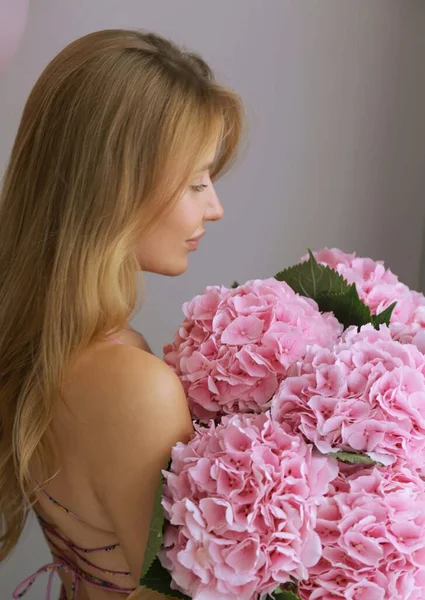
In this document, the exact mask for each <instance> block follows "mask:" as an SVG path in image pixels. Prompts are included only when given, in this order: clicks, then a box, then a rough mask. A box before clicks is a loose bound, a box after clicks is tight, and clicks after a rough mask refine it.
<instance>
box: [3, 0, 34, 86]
mask: <svg viewBox="0 0 425 600" xmlns="http://www.w3.org/2000/svg"><path fill="white" fill-rule="evenodd" d="M28 4H29V0H0V75H1V74H2V73H3V72H4V71H5V70H6V68H7V67H8V65H9V63H10V61H11V60H12V58H13V56H14V54H15V52H16V51H17V49H18V47H19V44H20V42H21V39H22V35H23V33H24V30H25V26H26V24H27V18H28Z"/></svg>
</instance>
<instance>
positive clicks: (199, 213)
mask: <svg viewBox="0 0 425 600" xmlns="http://www.w3.org/2000/svg"><path fill="white" fill-rule="evenodd" d="M173 213H174V214H173V215H170V217H171V216H172V219H171V222H170V225H171V226H172V228H173V230H174V231H175V232H176V233H177V231H180V232H181V233H182V234H184V235H187V236H188V237H191V236H192V235H193V234H194V233H195V232H196V231H197V230H199V229H200V227H201V226H202V221H203V215H204V209H203V204H202V199H201V198H197V197H196V195H191V194H186V195H185V196H183V198H182V199H181V201H180V202H179V204H178V205H177V206H176V208H175V211H173ZM185 239H187V238H185Z"/></svg>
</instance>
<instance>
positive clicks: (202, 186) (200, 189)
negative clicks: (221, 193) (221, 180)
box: [192, 183, 208, 193]
mask: <svg viewBox="0 0 425 600" xmlns="http://www.w3.org/2000/svg"><path fill="white" fill-rule="evenodd" d="M207 187H208V185H207V184H205V183H201V184H200V185H192V190H193V191H194V192H197V193H200V192H203V191H204V189H205V188H207Z"/></svg>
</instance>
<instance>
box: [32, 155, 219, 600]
mask: <svg viewBox="0 0 425 600" xmlns="http://www.w3.org/2000/svg"><path fill="white" fill-rule="evenodd" d="M213 156H214V155H210V156H208V157H205V160H204V161H203V164H204V165H205V164H206V163H208V162H210V161H211V160H212V159H213ZM199 186H204V187H202V188H201V187H199ZM222 215H223V208H222V206H221V204H220V201H219V199H218V197H217V194H216V192H215V190H214V187H213V185H212V182H211V179H210V175H209V171H208V169H203V170H198V172H194V174H193V179H192V183H191V184H190V186H189V187H188V189H187V190H186V192H185V193H184V194H183V195H182V197H181V199H180V200H179V201H178V202H177V204H176V205H175V206H174V207H173V210H172V211H171V212H170V213H169V214H168V215H167V216H166V217H164V219H163V220H162V221H161V222H160V223H159V225H158V227H157V228H156V229H155V231H154V232H152V234H150V235H149V236H146V237H144V238H143V239H141V240H140V242H139V246H138V248H137V252H138V258H139V262H140V266H141V268H142V269H143V270H145V271H150V272H153V273H158V274H163V275H167V276H176V275H179V274H181V273H183V272H184V271H185V270H186V268H187V266H188V258H189V254H190V252H191V251H192V250H193V248H191V247H190V244H188V243H187V240H189V239H191V238H193V237H195V236H198V235H199V234H201V233H203V232H204V231H205V226H206V223H207V222H208V221H217V220H219V219H220V218H221V217H222ZM116 337H118V338H119V339H120V340H121V341H122V342H124V345H118V344H115V343H113V342H111V341H109V340H107V339H106V340H105V341H102V342H99V343H97V344H95V345H93V346H92V347H91V348H90V349H88V350H87V351H85V352H84V353H83V354H82V355H81V356H80V357H79V358H78V359H77V361H76V362H75V363H73V365H72V370H71V371H69V372H68V373H67V374H66V375H67V377H66V381H67V383H66V385H65V386H64V390H63V397H64V400H65V401H64V402H63V403H60V404H59V405H58V409H57V411H56V414H55V417H54V421H53V426H52V427H53V435H54V440H55V447H56V448H57V450H58V458H59V461H58V464H59V465H60V470H59V471H58V473H57V475H56V476H55V477H54V478H53V479H52V480H51V481H50V482H49V484H48V485H47V487H46V490H47V492H48V493H49V494H50V495H51V496H53V497H54V498H56V499H57V500H58V501H59V502H60V503H61V504H63V505H65V506H67V507H68V508H69V509H70V510H71V511H73V512H74V513H76V514H78V515H80V516H81V517H82V518H83V519H84V521H85V522H84V523H82V522H79V521H76V520H75V519H73V518H72V517H70V515H68V514H67V513H64V512H63V511H60V510H58V509H57V507H55V506H54V505H52V504H51V503H50V502H49V501H48V500H47V499H46V498H45V497H44V496H43V495H40V496H39V501H38V503H37V505H36V510H37V511H38V512H39V514H40V515H41V516H43V517H44V518H45V519H46V520H49V521H50V522H52V523H54V524H56V525H57V526H59V527H60V529H61V531H62V532H63V534H65V535H66V536H68V537H69V538H71V539H72V540H73V542H74V543H75V544H77V545H79V546H81V547H92V548H93V547H99V546H104V545H108V544H114V543H116V542H117V541H118V542H119V544H120V546H121V549H118V550H115V551H113V552H107V553H102V555H101V556H92V555H90V556H89V558H90V559H91V560H92V561H93V562H94V563H96V562H97V563H98V564H101V565H102V566H103V567H105V568H108V567H109V568H111V569H114V570H115V569H118V570H123V571H131V577H125V578H124V579H123V578H122V577H121V578H117V577H113V576H108V577H107V578H108V579H109V580H110V581H113V582H115V583H118V584H121V585H124V586H125V587H132V586H134V587H135V586H136V585H137V583H138V579H139V575H140V571H141V565H142V562H143V554H144V549H145V545H146V541H147V536H148V532H149V525H150V516H151V511H152V506H153V498H154V494H155V490H156V488H157V485H158V483H159V478H160V472H161V469H163V468H165V467H166V465H167V463H168V460H169V456H170V451H171V448H172V447H173V446H174V445H175V444H176V443H177V442H178V441H183V442H185V441H187V440H188V439H189V438H190V436H191V435H192V433H193V429H192V421H191V416H190V413H189V409H188V406H187V402H186V397H185V394H184V391H183V388H182V386H181V383H180V381H179V379H178V378H177V376H176V375H175V374H174V372H173V371H172V370H171V369H170V368H169V367H168V366H167V365H166V364H165V363H164V362H163V361H162V360H160V359H159V358H157V357H156V356H154V355H153V354H152V353H151V352H150V349H149V346H148V344H147V342H146V340H145V339H144V338H143V336H142V335H141V334H140V333H138V332H136V331H135V330H134V329H133V328H132V327H131V326H130V325H127V327H125V328H124V329H123V330H121V331H120V332H119V334H118V335H117V336H116ZM35 475H36V474H35ZM87 524H89V525H87ZM91 526H92V527H91ZM81 566H84V568H85V569H86V570H88V571H90V569H88V568H87V566H86V565H83V564H82V565H81ZM92 572H93V573H96V571H92ZM60 576H61V578H62V581H63V583H64V585H65V589H66V590H67V593H68V597H70V585H71V577H70V576H69V574H67V573H66V572H61V574H60ZM124 597H125V596H123V595H122V594H117V593H113V592H108V591H106V590H102V589H98V588H96V587H94V586H91V585H88V584H83V585H82V586H80V590H79V596H78V598H79V600H80V599H81V600H122V599H123V598H124ZM128 598H131V600H133V599H134V598H138V599H140V600H160V599H161V598H165V597H164V596H161V595H159V594H154V593H151V592H149V591H146V590H140V589H139V590H138V591H136V592H134V593H133V594H131V595H130V596H129V597H128Z"/></svg>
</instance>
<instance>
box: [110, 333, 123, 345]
mask: <svg viewBox="0 0 425 600" xmlns="http://www.w3.org/2000/svg"><path fill="white" fill-rule="evenodd" d="M108 338H109V339H110V340H112V341H113V342H116V343H117V344H122V345H123V346H124V345H125V344H124V342H122V341H121V340H119V339H118V338H115V337H111V336H110V335H108Z"/></svg>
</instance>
